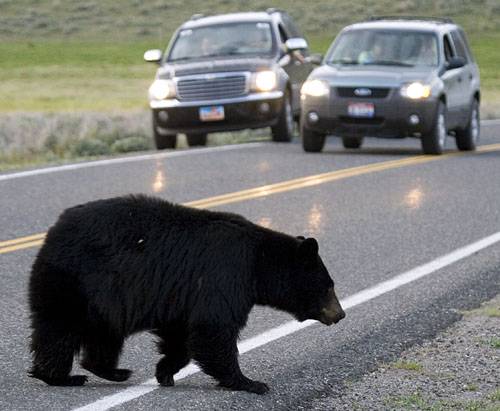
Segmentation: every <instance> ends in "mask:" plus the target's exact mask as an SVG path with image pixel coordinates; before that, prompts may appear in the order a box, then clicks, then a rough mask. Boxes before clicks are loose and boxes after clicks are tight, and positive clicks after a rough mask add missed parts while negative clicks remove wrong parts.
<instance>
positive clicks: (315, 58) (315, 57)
mask: <svg viewBox="0 0 500 411" xmlns="http://www.w3.org/2000/svg"><path fill="white" fill-rule="evenodd" d="M308 60H309V63H312V64H315V65H317V66H319V65H320V64H321V63H322V62H323V55H322V54H318V53H316V54H311V55H310V56H309V58H308Z"/></svg>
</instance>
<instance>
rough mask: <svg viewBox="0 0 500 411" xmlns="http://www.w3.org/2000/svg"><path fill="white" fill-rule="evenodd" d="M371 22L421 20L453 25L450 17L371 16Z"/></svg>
mask: <svg viewBox="0 0 500 411" xmlns="http://www.w3.org/2000/svg"><path fill="white" fill-rule="evenodd" d="M368 20H369V21H377V20H420V21H433V22H436V23H448V24H453V20H452V19H450V18H449V17H429V16H370V17H369V18H368Z"/></svg>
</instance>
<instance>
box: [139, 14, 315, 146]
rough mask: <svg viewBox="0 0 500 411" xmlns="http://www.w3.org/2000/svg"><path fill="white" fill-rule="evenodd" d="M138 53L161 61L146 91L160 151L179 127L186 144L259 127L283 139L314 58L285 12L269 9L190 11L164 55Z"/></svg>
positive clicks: (290, 128) (291, 125)
mask: <svg viewBox="0 0 500 411" xmlns="http://www.w3.org/2000/svg"><path fill="white" fill-rule="evenodd" d="M144 58H145V59H146V60H147V61H152V62H157V63H159V64H160V67H159V69H158V71H157V74H156V79H155V80H154V82H153V84H152V85H151V87H150V89H149V105H150V107H151V109H152V112H153V135H154V139H155V142H156V146H157V148H159V149H162V148H173V147H175V145H176V141H177V134H178V133H184V134H186V137H187V141H188V143H189V145H190V146H193V145H204V144H206V141H207V133H212V132H220V131H230V130H242V129H245V128H261V127H271V130H272V137H273V140H274V141H290V139H291V138H292V133H293V129H294V119H295V120H297V121H298V119H299V115H300V88H301V86H302V84H303V83H304V81H305V80H306V78H307V76H308V75H309V73H310V72H311V71H312V69H313V68H314V67H313V65H312V64H313V63H314V62H315V58H314V56H310V55H309V50H308V46H307V42H306V40H305V39H304V38H303V36H302V34H301V33H300V32H299V30H298V29H297V27H296V26H295V24H294V23H293V21H292V20H291V18H290V16H289V15H288V14H287V13H285V12H283V11H280V10H275V9H269V10H268V11H266V12H256V13H234V14H225V15H218V16H209V17H203V16H199V15H197V16H194V17H193V18H192V19H191V20H190V21H188V22H186V23H184V24H183V25H182V26H181V27H180V28H179V29H178V30H177V31H176V32H175V34H174V36H173V37H172V40H171V42H170V45H169V46H168V48H167V51H166V52H165V54H162V52H161V51H160V50H149V51H147V52H146V53H145V55H144ZM316 60H317V63H318V64H319V63H320V61H321V58H319V59H317V58H316Z"/></svg>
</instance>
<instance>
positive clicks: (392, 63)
mask: <svg viewBox="0 0 500 411" xmlns="http://www.w3.org/2000/svg"><path fill="white" fill-rule="evenodd" d="M363 64H366V65H373V66H401V67H414V66H415V65H414V64H410V63H404V62H402V61H397V60H374V61H367V62H366V63H363Z"/></svg>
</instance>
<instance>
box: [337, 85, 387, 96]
mask: <svg viewBox="0 0 500 411" xmlns="http://www.w3.org/2000/svg"><path fill="white" fill-rule="evenodd" d="M355 90H363V91H364V90H369V91H370V94H369V95H359V94H356V92H355ZM390 90H391V89H390V88H382V87H337V88H336V91H337V95H338V96H339V97H350V98H386V97H387V96H388V95H389V91H390Z"/></svg>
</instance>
